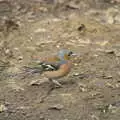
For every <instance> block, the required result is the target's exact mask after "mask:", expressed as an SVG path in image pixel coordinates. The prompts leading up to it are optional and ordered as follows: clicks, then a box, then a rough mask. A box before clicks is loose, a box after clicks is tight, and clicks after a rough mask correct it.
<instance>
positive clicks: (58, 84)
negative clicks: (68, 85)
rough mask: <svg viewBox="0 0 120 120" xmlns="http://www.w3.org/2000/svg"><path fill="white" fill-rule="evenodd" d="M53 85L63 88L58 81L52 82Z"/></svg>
mask: <svg viewBox="0 0 120 120" xmlns="http://www.w3.org/2000/svg"><path fill="white" fill-rule="evenodd" d="M52 83H54V84H55V85H57V87H62V84H60V83H59V82H58V81H56V80H52Z"/></svg>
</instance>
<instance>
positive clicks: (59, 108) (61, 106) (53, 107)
mask: <svg viewBox="0 0 120 120" xmlns="http://www.w3.org/2000/svg"><path fill="white" fill-rule="evenodd" d="M63 108H64V106H63V105H61V104H56V105H52V106H50V107H49V108H48V110H62V109H63Z"/></svg>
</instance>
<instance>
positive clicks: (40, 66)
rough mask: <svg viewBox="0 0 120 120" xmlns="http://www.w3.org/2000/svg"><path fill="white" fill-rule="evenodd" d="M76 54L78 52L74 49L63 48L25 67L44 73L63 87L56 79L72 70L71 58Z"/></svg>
mask: <svg viewBox="0 0 120 120" xmlns="http://www.w3.org/2000/svg"><path fill="white" fill-rule="evenodd" d="M74 55H76V54H74V53H73V52H72V51H69V50H66V49H63V50H60V51H59V52H58V53H57V54H56V55H54V56H52V57H46V58H42V59H41V61H39V62H38V63H37V64H36V65H33V66H32V67H26V68H25V69H26V71H32V73H42V74H43V75H44V76H45V77H47V78H48V79H49V80H50V81H52V82H53V83H54V84H56V85H57V86H59V87H61V86H62V85H61V84H60V83H59V82H58V81H56V79H58V78H61V77H64V76H66V75H67V74H68V73H69V72H70V70H71V67H72V61H71V58H72V56H74ZM33 84H34V83H33Z"/></svg>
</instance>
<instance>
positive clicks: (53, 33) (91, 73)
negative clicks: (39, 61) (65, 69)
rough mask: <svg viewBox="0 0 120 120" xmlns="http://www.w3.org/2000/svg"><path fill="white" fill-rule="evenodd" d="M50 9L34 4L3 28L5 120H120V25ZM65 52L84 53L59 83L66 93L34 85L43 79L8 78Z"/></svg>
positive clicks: (0, 89)
mask: <svg viewBox="0 0 120 120" xmlns="http://www.w3.org/2000/svg"><path fill="white" fill-rule="evenodd" d="M31 6H32V5H31ZM51 6H52V5H51V4H50V5H48V4H47V5H45V4H43V6H42V7H41V5H38V4H34V5H33V6H32V8H31V7H30V9H29V7H28V9H27V10H29V12H25V13H24V12H23V13H21V14H20V15H18V16H20V18H19V19H17V20H16V19H15V20H13V23H9V22H8V23H4V24H3V23H1V24H3V25H2V27H1V28H2V29H1V32H0V39H1V40H0V51H1V53H0V54H1V58H0V60H1V61H0V64H1V66H0V76H1V78H0V120H119V119H120V79H119V78H120V40H119V39H120V25H119V24H107V23H102V22H98V21H97V20H96V19H95V18H94V17H91V16H90V15H83V14H81V13H80V12H79V10H78V9H77V8H75V9H71V8H69V10H64V9H62V10H61V9H57V10H56V7H55V8H52V9H51ZM23 8H24V7H23ZM33 8H35V9H33ZM37 8H38V9H37ZM49 8H50V10H51V11H49ZM55 10H56V11H55ZM31 12H33V13H34V14H33V13H31ZM31 14H32V15H31ZM10 20H11V19H10ZM16 21H17V22H16ZM81 24H83V25H81ZM6 26H7V27H6ZM82 26H83V27H82ZM62 48H68V49H70V50H72V51H75V52H76V53H78V54H80V57H79V58H77V59H75V61H74V63H73V64H74V66H73V68H72V71H71V72H70V74H69V75H68V76H66V77H64V78H61V79H59V81H60V82H61V83H62V84H63V87H62V88H55V89H53V90H52V91H50V90H51V85H50V83H44V84H42V85H34V86H32V85H30V83H31V82H32V81H34V80H37V79H38V80H39V79H42V78H41V76H40V75H33V76H32V77H28V78H25V79H21V77H20V76H19V77H15V78H14V77H13V78H9V77H8V76H7V75H6V74H8V73H11V72H12V73H17V72H19V69H20V68H21V67H22V66H23V65H27V64H28V63H30V62H31V61H32V56H33V55H35V56H40V57H41V56H46V55H49V54H54V53H57V51H58V50H60V49H62ZM3 61H4V62H3Z"/></svg>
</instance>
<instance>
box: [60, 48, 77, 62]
mask: <svg viewBox="0 0 120 120" xmlns="http://www.w3.org/2000/svg"><path fill="white" fill-rule="evenodd" d="M75 55H76V54H75V53H73V52H72V51H70V50H66V49H62V50H60V51H59V52H58V57H59V59H60V60H70V59H71V57H73V56H75Z"/></svg>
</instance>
